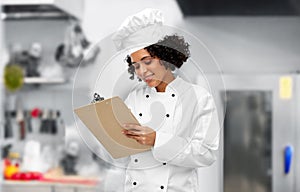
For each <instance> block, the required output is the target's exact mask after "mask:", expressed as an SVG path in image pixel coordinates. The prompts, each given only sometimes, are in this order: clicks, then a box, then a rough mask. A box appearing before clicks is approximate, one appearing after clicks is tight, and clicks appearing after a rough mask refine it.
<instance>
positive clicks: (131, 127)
mask: <svg viewBox="0 0 300 192" xmlns="http://www.w3.org/2000/svg"><path fill="white" fill-rule="evenodd" d="M162 31H163V30H162V15H161V12H160V11H159V10H154V9H146V10H144V11H142V12H139V13H138V14H136V15H133V16H131V17H128V18H127V20H126V21H125V22H124V23H123V25H122V26H121V28H120V29H119V30H118V31H117V32H116V34H115V35H114V36H113V40H114V41H115V44H116V46H117V48H119V50H122V49H126V50H130V52H129V53H130V55H128V57H127V59H126V61H127V63H128V72H129V73H130V75H131V77H130V78H131V79H134V76H137V78H138V79H139V80H140V81H142V82H141V83H140V84H141V85H140V86H137V87H136V88H134V89H133V90H132V91H131V92H130V93H129V95H128V97H127V99H126V101H125V102H126V104H127V105H128V107H129V108H130V109H131V111H132V113H133V114H134V115H135V116H136V118H137V119H138V121H139V122H140V123H141V125H136V124H124V130H122V133H123V134H124V135H126V136H127V137H129V138H131V139H134V140H136V141H137V142H138V143H140V144H142V145H150V146H152V148H151V150H150V151H147V152H143V153H138V154H135V155H131V156H130V157H129V159H128V162H127V167H126V170H125V181H124V191H138V192H140V191H143V192H147V191H149V192H153V191H168V192H175V191H176V192H177V191H189V192H193V191H200V186H198V176H197V168H199V167H204V166H209V165H211V164H212V163H213V162H214V161H215V160H216V156H215V152H216V151H217V149H218V143H219V122H218V118H217V111H216V108H215V104H214V101H213V98H212V96H211V94H210V93H209V92H208V91H207V90H206V89H204V88H203V87H201V86H199V85H194V84H191V83H189V82H187V81H185V80H183V79H182V78H181V77H179V76H176V75H174V74H173V71H174V70H175V69H178V68H180V67H181V66H182V65H183V63H184V62H185V61H186V60H187V59H188V57H189V56H190V51H189V45H188V43H186V42H185V40H184V38H183V37H181V36H178V35H176V34H175V35H165V34H163V33H162ZM162 34H163V35H162ZM133 47H135V48H133Z"/></svg>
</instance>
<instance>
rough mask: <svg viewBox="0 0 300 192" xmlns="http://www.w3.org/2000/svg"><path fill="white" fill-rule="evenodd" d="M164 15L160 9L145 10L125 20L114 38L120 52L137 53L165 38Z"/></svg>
mask: <svg viewBox="0 0 300 192" xmlns="http://www.w3.org/2000/svg"><path fill="white" fill-rule="evenodd" d="M164 36H165V35H164V33H163V15H162V12H161V11H160V10H158V9H150V8H147V9H144V10H143V11H141V12H138V13H136V14H134V15H131V16H129V17H127V18H126V19H125V21H124V22H123V23H122V24H121V26H120V27H119V29H118V30H117V31H116V32H115V34H114V35H113V36H112V40H113V41H114V44H115V46H116V48H117V50H118V51H121V50H128V49H130V52H131V53H132V52H135V51H137V50H139V49H142V48H144V47H147V46H149V45H152V44H154V43H157V42H158V41H159V40H160V39H162V38H163V37H164Z"/></svg>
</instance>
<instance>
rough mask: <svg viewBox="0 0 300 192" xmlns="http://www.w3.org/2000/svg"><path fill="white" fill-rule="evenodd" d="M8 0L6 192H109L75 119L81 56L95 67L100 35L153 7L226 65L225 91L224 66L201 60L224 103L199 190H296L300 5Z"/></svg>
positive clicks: (2, 184) (266, 0)
mask: <svg viewBox="0 0 300 192" xmlns="http://www.w3.org/2000/svg"><path fill="white" fill-rule="evenodd" d="M0 3H1V5H2V12H1V20H0V35H1V36H0V46H1V47H0V53H1V54H0V66H1V68H0V76H1V77H3V78H1V80H0V90H1V91H0V93H1V94H0V102H1V103H0V109H1V110H0V130H1V133H0V136H1V140H0V146H1V160H2V162H3V166H0V169H1V172H0V173H1V174H2V173H3V174H2V176H1V178H0V192H19V191H22V192H24V191H25V192H26V191H30V192H32V191H39V192H47V191H49V192H50V191H51V192H81V191H91V192H92V191H109V186H104V183H105V182H104V181H105V178H106V175H107V173H109V172H114V171H115V169H114V167H112V166H111V165H110V164H108V163H106V162H104V161H103V160H101V159H99V158H98V157H97V155H95V154H94V153H93V152H92V151H91V150H90V149H89V148H88V147H87V145H86V144H85V142H83V141H82V138H81V137H80V134H79V133H78V130H77V128H76V126H75V124H74V115H73V108H72V89H73V83H74V75H75V72H76V69H77V67H78V66H79V63H80V62H81V61H82V59H83V58H84V59H83V61H82V62H83V63H82V65H81V67H82V68H83V70H86V71H89V70H91V68H93V67H95V66H96V65H97V61H98V60H99V58H101V57H105V54H106V52H105V51H106V50H104V49H103V47H97V46H94V45H95V44H96V43H97V42H99V41H100V40H102V39H104V38H106V37H107V36H108V35H110V34H111V33H113V32H114V31H115V30H116V29H117V28H118V26H119V25H120V23H121V22H122V21H123V19H124V18H125V17H126V16H128V15H131V14H133V13H136V12H138V11H140V10H142V9H144V8H147V7H152V8H159V9H161V10H162V11H163V12H164V15H165V18H166V24H168V25H170V26H175V27H178V28H181V29H183V30H185V31H188V32H190V33H191V34H193V35H194V36H195V37H197V38H198V39H200V40H201V41H202V42H203V43H204V44H205V45H206V46H207V47H208V49H209V50H210V51H211V53H212V54H213V55H214V57H215V59H216V61H217V62H218V64H219V65H220V68H221V74H222V78H223V80H224V85H225V88H224V86H221V85H220V83H219V82H218V81H219V78H220V71H219V69H217V68H216V67H214V66H210V65H209V64H210V63H211V62H210V61H207V60H206V58H205V57H204V58H203V59H201V61H202V63H201V64H200V65H201V66H203V68H204V69H205V73H206V74H205V75H206V78H207V79H208V80H209V82H210V84H211V87H212V89H213V90H212V91H213V93H214V96H215V99H216V103H217V105H218V108H219V109H223V112H224V111H225V110H226V113H225V118H224V120H223V119H222V123H224V128H223V129H222V138H221V146H220V150H219V154H218V160H217V162H216V163H215V164H213V165H212V166H211V167H208V168H201V169H199V176H200V179H199V184H200V185H201V186H202V189H201V190H202V191H210V192H223V191H224V192H238V191H239V192H240V191H242V192H282V191H288V192H297V191H300V184H299V182H296V181H297V180H298V181H299V178H300V159H299V154H300V143H299V138H300V128H299V127H300V122H299V118H298V117H297V116H298V114H300V100H299V99H297V98H300V75H299V71H300V17H299V15H300V2H299V1H298V0H210V1H208V0H163V1H161V0H151V1H150V0H129V1H122V0H110V1H103V0H97V1H95V0H71V1H70V0H69V1H68V0H38V1H37V0H0ZM87 52H88V56H87ZM192 53H193V52H192ZM192 56H193V55H192ZM194 56H195V57H197V54H196V55H194ZM198 56H199V57H201V54H199V55H198ZM185 70H186V72H187V73H193V71H192V69H189V67H186V69H185ZM83 74H84V73H83ZM85 75H86V77H87V79H88V78H89V74H88V72H86V73H85ZM193 75H194V77H195V78H194V79H193V80H194V81H195V83H201V81H202V80H203V79H202V78H201V77H197V74H193ZM82 80H83V81H84V79H82ZM86 81H88V80H86ZM82 85H84V82H82ZM76 91H78V92H82V93H88V92H89V87H84V86H78V87H77V90H76ZM91 99H92V95H91ZM84 102H89V98H88V97H87V98H85V100H83V103H84ZM114 184H117V181H116V183H114ZM111 185H113V184H112V183H111Z"/></svg>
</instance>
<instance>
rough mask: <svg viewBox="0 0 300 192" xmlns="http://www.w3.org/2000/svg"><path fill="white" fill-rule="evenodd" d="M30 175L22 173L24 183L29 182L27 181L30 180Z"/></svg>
mask: <svg viewBox="0 0 300 192" xmlns="http://www.w3.org/2000/svg"><path fill="white" fill-rule="evenodd" d="M30 179H31V178H30V173H28V172H27V173H21V180H23V181H27V180H30Z"/></svg>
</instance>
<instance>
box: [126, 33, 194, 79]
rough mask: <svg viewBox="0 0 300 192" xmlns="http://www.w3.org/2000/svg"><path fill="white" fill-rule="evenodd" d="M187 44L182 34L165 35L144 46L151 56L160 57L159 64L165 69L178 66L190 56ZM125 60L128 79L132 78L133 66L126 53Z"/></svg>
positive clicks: (173, 68)
mask: <svg viewBox="0 0 300 192" xmlns="http://www.w3.org/2000/svg"><path fill="white" fill-rule="evenodd" d="M189 46H190V45H189V44H188V43H187V42H185V40H184V38H183V37H182V36H178V35H177V34H174V35H166V36H165V37H164V38H163V39H161V40H159V41H158V42H157V43H155V44H152V45H149V46H147V47H145V48H144V49H146V50H147V51H148V52H149V53H150V55H151V57H157V58H159V59H160V61H161V64H162V65H164V66H165V67H166V69H169V68H170V69H171V70H172V71H174V70H175V68H180V67H181V66H182V65H183V63H184V62H186V61H187V59H188V58H189V57H190V50H189ZM125 60H126V62H127V63H128V73H129V74H130V75H131V76H130V79H134V71H135V70H134V66H133V65H132V61H131V57H130V56H129V55H127V57H126V59H125Z"/></svg>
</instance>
